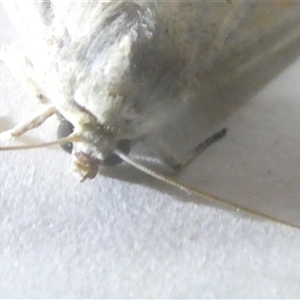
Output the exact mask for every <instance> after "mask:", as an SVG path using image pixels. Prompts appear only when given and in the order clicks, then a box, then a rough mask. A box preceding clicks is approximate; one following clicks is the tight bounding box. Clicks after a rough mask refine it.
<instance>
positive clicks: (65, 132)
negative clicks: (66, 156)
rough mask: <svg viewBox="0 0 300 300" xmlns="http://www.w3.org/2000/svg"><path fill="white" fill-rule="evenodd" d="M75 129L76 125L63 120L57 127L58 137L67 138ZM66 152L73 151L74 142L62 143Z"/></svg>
mask: <svg viewBox="0 0 300 300" xmlns="http://www.w3.org/2000/svg"><path fill="white" fill-rule="evenodd" d="M73 131H74V126H73V125H72V123H70V122H69V121H67V120H62V121H61V122H60V124H59V125H58V128H57V135H56V136H57V138H58V139H61V138H65V137H67V136H69V135H70V134H71V133H73ZM60 146H61V147H62V148H63V149H64V150H65V151H66V152H68V153H72V149H73V144H72V143H65V144H61V145H60Z"/></svg>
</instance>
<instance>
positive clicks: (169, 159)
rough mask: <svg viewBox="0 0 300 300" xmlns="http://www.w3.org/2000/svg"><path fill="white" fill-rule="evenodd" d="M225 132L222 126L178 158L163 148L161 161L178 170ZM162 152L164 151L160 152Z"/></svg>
mask: <svg viewBox="0 0 300 300" xmlns="http://www.w3.org/2000/svg"><path fill="white" fill-rule="evenodd" d="M226 133H227V129H226V128H223V129H222V130H220V131H218V132H216V133H214V134H213V135H211V136H210V137H208V138H207V139H205V140H204V141H201V142H200V143H199V144H198V145H197V146H196V147H195V148H194V149H192V150H190V151H189V152H188V153H187V154H186V155H185V156H184V157H182V158H180V159H178V158H176V157H174V155H170V151H166V149H164V150H163V151H161V153H160V156H161V157H162V159H163V161H164V162H165V163H166V164H167V165H168V166H169V167H170V168H172V169H174V170H179V169H181V168H184V167H186V166H187V165H188V164H189V163H190V162H192V161H193V160H194V159H195V158H196V157H197V156H198V155H199V154H201V153H202V152H204V151H205V150H206V149H207V148H208V147H209V146H211V145H212V144H214V143H215V142H217V141H219V140H220V139H221V138H223V137H224V136H225V135H226ZM162 152H164V153H162Z"/></svg>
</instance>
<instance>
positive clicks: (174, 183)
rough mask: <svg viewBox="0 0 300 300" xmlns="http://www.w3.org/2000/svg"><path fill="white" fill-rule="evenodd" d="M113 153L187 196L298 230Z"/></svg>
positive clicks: (127, 157)
mask: <svg viewBox="0 0 300 300" xmlns="http://www.w3.org/2000/svg"><path fill="white" fill-rule="evenodd" d="M114 153H115V154H116V155H118V156H119V157H120V158H121V159H122V160H123V161H125V162H126V163H128V164H129V165H131V166H133V167H134V168H136V169H138V170H140V171H142V172H143V173H146V174H148V175H150V176H152V177H154V178H156V179H158V180H160V181H163V182H165V183H167V184H169V185H171V186H174V187H176V188H178V189H180V190H182V191H184V192H186V193H187V194H189V195H192V194H193V195H195V196H197V197H200V198H204V199H206V200H208V201H209V202H211V203H215V204H218V205H222V206H227V207H228V208H231V209H234V210H236V211H241V212H244V213H246V214H248V215H250V216H254V217H260V218H263V219H266V220H269V221H272V222H276V223H280V224H283V225H286V226H289V227H292V228H297V229H300V226H298V225H296V224H293V223H290V222H287V221H284V220H282V219H280V218H277V217H272V216H270V215H268V214H265V213H262V212H258V211H255V210H253V209H250V208H247V207H244V206H240V205H236V204H234V203H231V202H229V201H228V200H224V199H222V198H220V197H217V196H214V195H212V194H210V193H208V192H206V191H203V190H200V189H194V188H193V187H191V186H188V185H186V184H184V183H179V182H177V181H176V180H174V179H172V178H171V177H169V176H166V175H163V174H160V173H157V172H156V171H153V170H151V169H149V168H147V167H145V166H144V165H141V164H139V163H138V162H136V161H134V160H132V159H131V158H130V157H129V156H128V155H126V154H124V153H122V152H121V151H119V150H115V151H114Z"/></svg>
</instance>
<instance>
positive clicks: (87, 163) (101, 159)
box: [57, 119, 130, 181]
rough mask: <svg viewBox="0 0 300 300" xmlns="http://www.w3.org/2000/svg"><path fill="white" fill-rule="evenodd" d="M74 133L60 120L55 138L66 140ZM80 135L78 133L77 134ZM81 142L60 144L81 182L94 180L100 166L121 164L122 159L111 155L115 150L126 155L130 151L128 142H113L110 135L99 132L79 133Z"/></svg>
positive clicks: (87, 131)
mask: <svg viewBox="0 0 300 300" xmlns="http://www.w3.org/2000/svg"><path fill="white" fill-rule="evenodd" d="M73 132H74V126H73V124H72V123H71V122H69V121H67V120H66V119H62V120H61V121H60V124H59V126H58V128H57V138H58V139H59V140H60V139H63V138H67V137H68V136H70V135H71V134H73ZM79 134H80V133H79ZM81 135H82V136H84V139H83V140H82V141H81V140H79V141H74V142H71V141H68V142H66V143H62V144H60V146H61V147H62V148H63V150H65V151H66V152H68V153H70V154H72V168H73V170H74V171H75V173H77V174H79V175H80V177H81V178H82V181H84V180H85V179H88V178H90V179H91V178H94V177H95V176H96V175H97V173H98V169H99V167H101V166H104V167H106V166H115V165H118V164H120V163H122V159H121V158H120V157H119V156H118V155H116V154H114V153H113V151H114V150H115V149H118V150H120V151H121V152H123V153H125V154H128V153H129V151H130V141H129V140H124V139H123V140H115V139H114V138H112V137H111V136H110V134H103V133H102V132H101V130H100V129H99V128H98V130H93V131H91V132H89V130H86V131H85V132H84V133H81Z"/></svg>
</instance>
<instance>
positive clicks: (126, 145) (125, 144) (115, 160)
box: [102, 140, 130, 166]
mask: <svg viewBox="0 0 300 300" xmlns="http://www.w3.org/2000/svg"><path fill="white" fill-rule="evenodd" d="M117 147H118V149H119V150H120V151H122V152H123V153H125V154H128V153H129V151H130V141H129V140H120V141H119V142H118V143H117ZM121 162H123V161H122V159H121V158H120V157H119V156H117V155H116V154H110V155H109V156H107V157H106V158H105V160H104V161H103V162H102V165H103V166H115V165H118V164H120V163H121Z"/></svg>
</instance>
